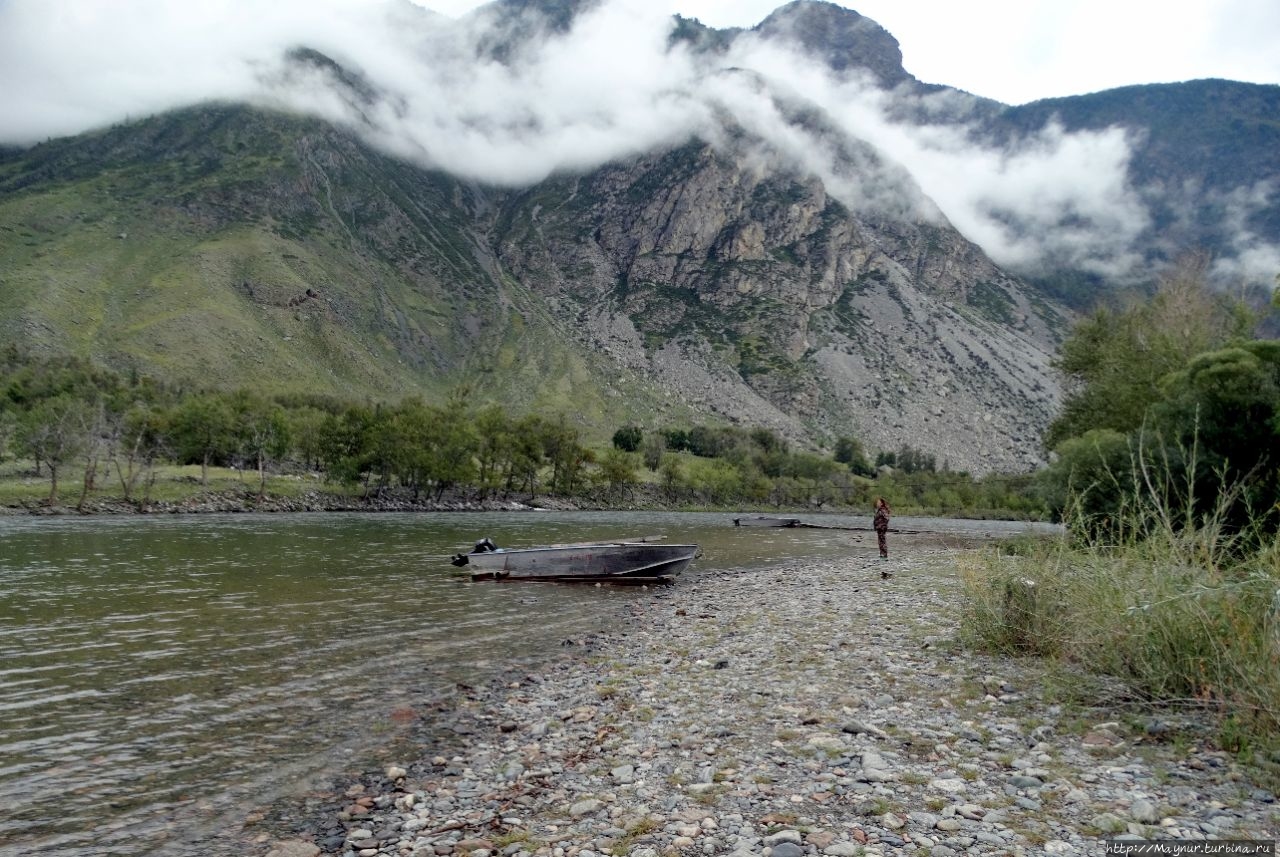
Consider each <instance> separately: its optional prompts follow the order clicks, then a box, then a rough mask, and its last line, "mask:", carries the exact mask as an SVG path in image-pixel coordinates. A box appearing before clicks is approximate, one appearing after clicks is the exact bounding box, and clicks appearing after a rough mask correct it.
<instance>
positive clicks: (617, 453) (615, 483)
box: [600, 447, 636, 494]
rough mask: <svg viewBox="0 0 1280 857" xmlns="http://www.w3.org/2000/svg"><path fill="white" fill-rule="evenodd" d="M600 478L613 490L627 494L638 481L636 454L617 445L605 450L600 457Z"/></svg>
mask: <svg viewBox="0 0 1280 857" xmlns="http://www.w3.org/2000/svg"><path fill="white" fill-rule="evenodd" d="M600 478H601V480H603V481H604V482H605V483H606V484H608V486H609V489H610V490H611V491H613V492H615V493H617V494H625V493H626V491H627V489H628V488H629V487H630V486H631V485H633V484H634V483H635V481H636V460H635V456H634V455H633V454H632V453H630V452H625V451H623V450H621V449H618V448H617V447H614V448H612V449H608V450H605V453H604V456H603V457H602V458H601V459H600Z"/></svg>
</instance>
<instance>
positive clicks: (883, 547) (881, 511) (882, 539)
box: [871, 497, 892, 577]
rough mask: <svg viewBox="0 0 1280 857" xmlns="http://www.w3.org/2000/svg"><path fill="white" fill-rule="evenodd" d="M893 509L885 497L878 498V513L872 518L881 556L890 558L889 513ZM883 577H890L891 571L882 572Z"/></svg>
mask: <svg viewBox="0 0 1280 857" xmlns="http://www.w3.org/2000/svg"><path fill="white" fill-rule="evenodd" d="M891 514H892V510H891V509H890V508H889V504H888V502H886V501H885V499H884V498H883V497H877V498H876V515H875V517H874V518H873V519H872V520H871V526H872V527H873V528H875V531H876V541H877V542H879V543H880V558H881V559H888V558H889V540H888V537H887V533H888V532H889V515H891ZM880 576H881V577H888V576H889V572H887V571H882V572H880Z"/></svg>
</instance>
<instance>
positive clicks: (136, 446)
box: [109, 403, 168, 503]
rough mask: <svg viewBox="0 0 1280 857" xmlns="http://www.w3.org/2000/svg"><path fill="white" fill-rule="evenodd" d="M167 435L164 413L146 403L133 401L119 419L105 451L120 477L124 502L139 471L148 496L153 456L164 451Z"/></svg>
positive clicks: (130, 495)
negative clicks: (144, 476)
mask: <svg viewBox="0 0 1280 857" xmlns="http://www.w3.org/2000/svg"><path fill="white" fill-rule="evenodd" d="M167 436H168V425H167V424H166V422H165V416H164V414H163V413H162V412H161V411H159V410H157V409H156V408H152V407H151V406H149V405H147V404H144V403H139V404H135V405H134V406H133V407H131V408H130V409H129V410H128V411H126V412H125V413H124V415H123V416H122V417H121V418H120V420H119V422H118V424H117V429H116V431H115V432H114V434H113V437H112V444H111V450H110V453H109V454H110V458H111V460H112V462H114V463H115V466H116V473H117V474H118V475H119V477H120V491H121V493H123V494H124V499H125V500H126V501H127V502H133V492H134V489H135V487H136V486H137V483H138V479H139V478H141V477H142V475H143V474H145V475H146V477H147V482H146V484H147V488H148V491H147V494H146V496H147V497H149V496H150V490H149V489H150V487H151V485H152V483H153V482H154V481H155V463H156V459H157V458H158V457H159V456H160V455H161V454H162V453H163V451H164V450H165V444H166V441H167ZM121 457H123V459H124V461H123V463H121ZM145 501H146V498H144V503H145Z"/></svg>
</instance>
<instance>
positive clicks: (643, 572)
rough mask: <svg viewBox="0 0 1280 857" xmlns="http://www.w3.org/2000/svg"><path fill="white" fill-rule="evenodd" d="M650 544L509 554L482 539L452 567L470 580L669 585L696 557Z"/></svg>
mask: <svg viewBox="0 0 1280 857" xmlns="http://www.w3.org/2000/svg"><path fill="white" fill-rule="evenodd" d="M649 538H652V537H646V538H645V539H626V540H621V541H613V542H584V543H581V544H572V545H549V546H546V547H531V548H514V549H504V548H499V547H497V546H496V545H495V544H494V543H493V542H492V541H490V540H489V539H482V540H480V541H479V542H477V543H476V546H475V547H474V548H472V550H471V551H470V552H469V553H465V554H456V555H455V556H454V557H453V564H454V565H456V566H468V567H470V568H471V569H472V572H471V579H472V580H542V581H558V582H567V581H581V582H611V583H637V584H639V583H670V582H672V579H673V578H674V577H675V576H676V575H678V574H679V573H680V572H682V571H684V569H685V568H686V567H687V566H688V565H689V563H691V562H693V559H694V557H695V556H696V555H697V553H698V546H697V545H673V544H666V543H661V542H654V541H649V540H648V539H649Z"/></svg>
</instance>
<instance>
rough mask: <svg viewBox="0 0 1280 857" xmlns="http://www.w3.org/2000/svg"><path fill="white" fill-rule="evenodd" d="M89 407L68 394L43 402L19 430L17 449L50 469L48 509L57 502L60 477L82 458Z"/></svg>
mask: <svg viewBox="0 0 1280 857" xmlns="http://www.w3.org/2000/svg"><path fill="white" fill-rule="evenodd" d="M89 419H90V416H89V407H88V405H86V404H85V403H84V402H83V401H81V400H80V399H77V398H75V397H73V396H72V395H71V394H69V393H62V394H59V395H57V396H53V397H51V398H47V399H42V400H40V401H39V402H37V403H36V404H35V406H34V407H32V408H31V409H30V410H29V411H28V412H27V414H26V416H25V418H24V419H23V420H22V422H21V423H20V425H19V429H18V447H19V449H21V450H22V451H23V452H25V453H27V454H28V455H30V456H31V457H32V458H34V459H36V460H37V461H43V462H44V463H45V465H46V466H48V468H49V505H50V506H52V505H55V504H56V503H57V502H58V474H59V473H60V472H61V471H62V468H63V466H64V465H65V464H66V463H67V462H69V461H71V460H72V459H74V458H76V457H77V456H78V455H80V453H81V451H82V450H83V449H84V448H85V445H86V443H87V438H88V425H89Z"/></svg>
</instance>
